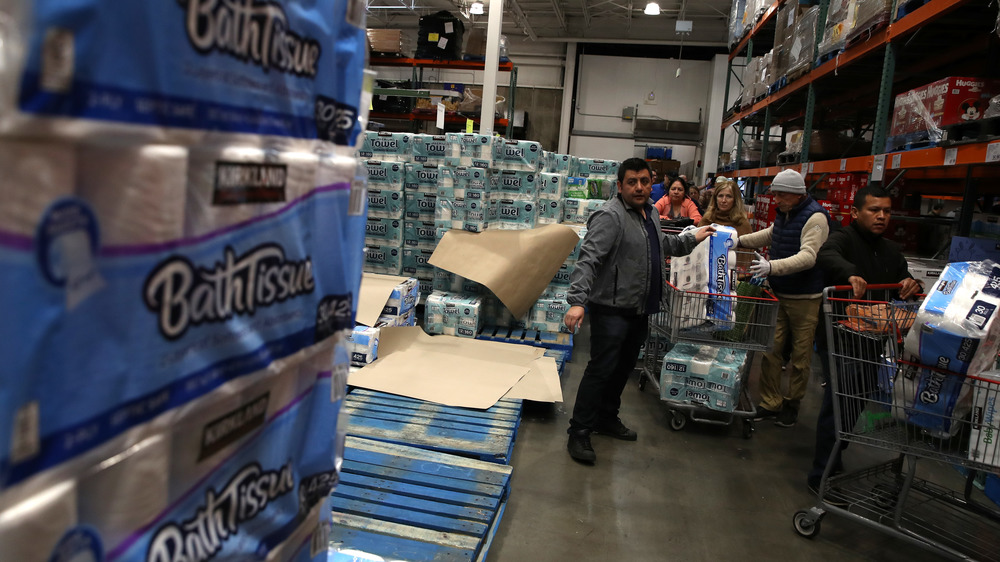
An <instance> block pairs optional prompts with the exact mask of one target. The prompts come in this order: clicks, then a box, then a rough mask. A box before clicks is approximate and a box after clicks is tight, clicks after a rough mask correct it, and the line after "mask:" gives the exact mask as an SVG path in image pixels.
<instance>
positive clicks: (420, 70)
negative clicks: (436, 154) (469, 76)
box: [368, 57, 517, 138]
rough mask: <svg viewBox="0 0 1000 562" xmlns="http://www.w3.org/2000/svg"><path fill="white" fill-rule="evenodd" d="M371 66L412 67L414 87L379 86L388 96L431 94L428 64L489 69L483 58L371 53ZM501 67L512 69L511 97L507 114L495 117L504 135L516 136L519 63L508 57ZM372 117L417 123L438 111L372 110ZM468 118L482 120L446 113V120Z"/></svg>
mask: <svg viewBox="0 0 1000 562" xmlns="http://www.w3.org/2000/svg"><path fill="white" fill-rule="evenodd" d="M368 64H369V66H372V67H377V66H381V67H394V68H411V69H412V70H413V72H412V78H411V82H412V83H413V85H414V86H413V88H412V89H405V90H404V89H382V88H375V90H374V92H373V94H374V95H388V96H401V97H430V96H431V95H432V94H431V92H430V91H429V90H426V89H423V85H424V69H426V68H439V69H444V70H479V71H485V68H486V63H484V62H483V61H468V60H438V59H414V58H406V57H371V58H370V59H369V62H368ZM497 70H498V71H500V72H509V73H510V90H509V92H510V93H509V96H508V97H509V98H510V99H508V100H507V102H508V103H507V117H506V118H500V119H495V120H494V124H495V126H496V127H503V128H504V136H506V137H507V138H512V137H511V133H512V132H513V123H514V102H515V94H516V92H517V67H516V66H514V63H513V62H511V61H509V60H508V61H504V62H500V63H498V64H497ZM370 118H371V119H395V120H402V121H409V122H411V123H413V124H414V126H415V125H416V123H417V122H418V121H434V120H435V119H436V115H435V114H434V113H430V112H419V111H411V112H408V113H386V112H381V111H373V112H371V114H370ZM467 119H471V120H472V121H473V122H475V123H476V124H477V125H478V124H479V122H480V118H479V116H466V115H464V114H455V115H445V123H465V122H466V120H467Z"/></svg>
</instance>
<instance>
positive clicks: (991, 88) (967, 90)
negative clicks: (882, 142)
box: [889, 76, 1000, 136]
mask: <svg viewBox="0 0 1000 562" xmlns="http://www.w3.org/2000/svg"><path fill="white" fill-rule="evenodd" d="M997 93H1000V80H991V79H983V78H967V77H955V76H951V77H948V78H942V79H941V80H938V81H936V82H931V83H930V84H927V85H924V86H921V87H919V88H914V89H912V90H910V91H908V92H903V93H902V94H899V95H897V96H896V101H895V105H894V106H893V112H892V125H891V126H890V128H889V135H890V136H898V135H905V134H907V133H916V132H920V131H926V130H928V129H930V128H931V125H933V126H935V127H942V126H945V125H954V124H957V123H962V122H966V121H974V120H977V119H981V118H982V115H983V112H984V111H986V108H987V107H988V106H989V101H990V98H991V97H993V96H994V95H995V94H997ZM921 107H922V108H923V109H924V111H926V116H925V115H924V111H921V110H920V108H921ZM928 117H929V119H930V123H928V122H927V118H928Z"/></svg>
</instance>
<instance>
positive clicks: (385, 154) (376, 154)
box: [358, 131, 413, 162]
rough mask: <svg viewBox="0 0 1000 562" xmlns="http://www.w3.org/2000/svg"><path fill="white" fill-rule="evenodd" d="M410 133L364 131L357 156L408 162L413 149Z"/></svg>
mask: <svg viewBox="0 0 1000 562" xmlns="http://www.w3.org/2000/svg"><path fill="white" fill-rule="evenodd" d="M412 140H413V135H412V134H411V133H389V132H385V131H378V132H376V131H365V135H364V140H363V142H362V144H361V147H360V148H359V149H358V156H360V157H361V158H370V159H374V160H385V161H389V162H409V161H410V155H411V154H412V149H413V143H412Z"/></svg>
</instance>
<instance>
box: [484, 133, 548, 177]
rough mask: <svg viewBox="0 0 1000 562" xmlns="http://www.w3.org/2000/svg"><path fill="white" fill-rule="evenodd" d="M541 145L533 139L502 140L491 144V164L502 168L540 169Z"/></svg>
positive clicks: (533, 170)
mask: <svg viewBox="0 0 1000 562" xmlns="http://www.w3.org/2000/svg"><path fill="white" fill-rule="evenodd" d="M541 163H542V145H541V144H539V143H537V142H535V141H517V140H503V139H500V140H498V141H496V142H495V143H494V145H493V165H494V166H495V167H497V168H503V169H504V170H523V171H527V172H538V171H540V170H541Z"/></svg>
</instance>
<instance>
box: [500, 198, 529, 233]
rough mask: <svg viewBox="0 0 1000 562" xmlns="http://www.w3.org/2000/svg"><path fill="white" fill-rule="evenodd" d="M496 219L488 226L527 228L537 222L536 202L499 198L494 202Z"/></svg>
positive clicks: (505, 228)
mask: <svg viewBox="0 0 1000 562" xmlns="http://www.w3.org/2000/svg"><path fill="white" fill-rule="evenodd" d="M496 206H497V219H496V221H495V222H493V223H491V226H490V228H495V229H499V230H528V229H531V228H535V224H536V223H537V222H538V203H536V202H535V201H533V200H531V201H525V200H520V199H518V200H511V199H500V200H499V201H497V203H496Z"/></svg>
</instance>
